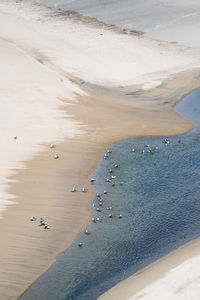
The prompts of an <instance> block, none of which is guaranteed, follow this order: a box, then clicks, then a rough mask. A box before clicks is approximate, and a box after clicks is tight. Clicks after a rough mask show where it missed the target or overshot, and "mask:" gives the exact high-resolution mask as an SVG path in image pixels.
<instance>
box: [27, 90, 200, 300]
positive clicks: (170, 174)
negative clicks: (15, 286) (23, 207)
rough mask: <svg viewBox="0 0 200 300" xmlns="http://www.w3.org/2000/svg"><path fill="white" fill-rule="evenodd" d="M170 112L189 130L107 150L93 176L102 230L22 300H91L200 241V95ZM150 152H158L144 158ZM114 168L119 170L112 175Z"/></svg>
mask: <svg viewBox="0 0 200 300" xmlns="http://www.w3.org/2000/svg"><path fill="white" fill-rule="evenodd" d="M175 110H176V111H177V112H179V113H180V114H181V115H183V116H184V117H185V118H187V119H189V120H191V121H192V122H193V124H195V130H194V131H193V132H192V133H190V134H187V135H184V136H179V137H173V138H169V141H170V143H169V145H165V144H164V142H163V140H164V138H142V139H133V140H129V141H126V142H123V143H119V144H116V145H114V146H113V147H112V153H111V154H110V157H109V159H108V160H104V159H102V160H101V161H100V162H99V165H98V168H97V169H96V170H95V172H94V177H95V178H96V183H95V190H96V191H98V192H99V193H101V194H102V193H103V191H104V190H107V192H108V193H107V194H106V195H104V196H103V197H101V198H102V199H103V200H102V203H103V206H102V207H100V208H101V209H102V211H101V212H96V208H97V207H98V204H99V200H98V199H95V200H94V203H96V205H97V206H96V207H95V208H93V209H94V214H95V217H99V218H101V219H102V222H97V223H96V224H94V223H92V224H91V226H90V227H89V228H88V230H89V231H90V232H91V234H90V235H85V234H84V233H83V234H81V235H80V236H79V237H78V238H77V239H76V240H75V241H74V243H73V245H72V246H71V247H70V249H69V250H67V251H66V252H65V253H64V254H61V255H59V256H58V258H57V262H56V264H55V265H54V266H53V267H52V268H51V269H50V270H49V271H48V272H47V273H46V274H45V275H43V276H42V277H41V278H40V279H39V280H38V281H37V282H36V283H35V284H34V285H33V286H32V287H31V288H30V289H29V290H28V291H27V292H26V293H25V295H24V296H23V297H21V300H22V299H23V300H25V299H27V300H32V299H33V300H35V299H37V300H40V299H48V300H64V299H65V300H69V299H78V300H79V299H87V300H90V299H91V300H93V299H96V298H97V297H98V296H99V295H100V294H102V293H103V292H104V291H106V290H107V289H109V288H110V287H112V286H113V285H115V284H116V283H117V282H119V281H121V280H123V279H125V278H126V277H128V276H129V275H131V274H133V273H135V272H136V271H138V270H139V269H141V268H143V267H144V266H146V265H148V264H150V263H151V262H153V261H155V260H156V259H158V258H160V257H161V256H163V255H165V254H167V253H169V252H170V251H172V250H174V249H175V248H177V247H179V246H180V245H183V244H184V243H186V242H188V241H190V240H192V239H194V238H197V237H199V236H200V218H199V215H200V181H199V178H200V155H199V151H200V131H199V129H200V118H199V116H200V91H196V92H194V93H192V94H191V95H189V96H188V97H186V98H185V99H184V100H183V101H182V102H181V103H180V104H178V105H177V107H176V109H175ZM146 144H150V147H145V145H146ZM154 147H158V149H155V151H153V153H148V150H149V149H154ZM132 148H134V149H135V152H132V151H131V150H132ZM143 149H145V153H142V150H143ZM116 163H117V164H119V168H114V165H115V164H116ZM110 169H112V170H113V173H111V174H110V173H109V170H110ZM110 176H116V178H114V179H111V181H112V182H113V183H115V186H112V184H111V183H107V182H106V178H108V177H110ZM122 182H123V185H121V183H122ZM106 207H112V208H113V209H112V210H111V211H108V210H107V209H106ZM109 213H112V214H113V218H109V217H108V215H109ZM119 214H122V216H123V217H122V218H119ZM79 242H82V243H83V246H82V247H81V248H79V247H78V243H79Z"/></svg>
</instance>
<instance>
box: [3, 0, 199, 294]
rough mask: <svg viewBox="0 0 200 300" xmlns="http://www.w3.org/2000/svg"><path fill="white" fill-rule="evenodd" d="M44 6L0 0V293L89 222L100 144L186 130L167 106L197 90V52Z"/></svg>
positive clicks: (23, 283) (25, 282)
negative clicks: (63, 15) (44, 221)
mask: <svg viewBox="0 0 200 300" xmlns="http://www.w3.org/2000/svg"><path fill="white" fill-rule="evenodd" d="M52 14H53V11H52V10H49V9H47V8H44V7H42V6H38V5H32V4H30V3H29V2H27V3H25V4H23V3H15V1H2V2H1V4H0V53H1V56H0V66H1V68H0V72H2V73H1V75H2V83H1V86H0V91H1V97H2V101H1V104H0V107H1V110H0V112H1V137H2V140H3V146H2V147H1V152H0V153H1V157H2V158H3V162H2V167H1V173H0V180H1V181H0V182H1V190H0V193H1V204H2V210H1V219H0V240H1V248H0V266H1V267H0V278H1V281H0V295H1V298H2V299H16V298H17V297H19V296H20V295H21V294H22V293H23V292H24V291H25V290H26V289H27V288H28V287H29V286H30V285H31V284H32V283H33V282H34V281H35V280H36V279H37V278H38V277H39V276H40V275H41V274H42V273H44V272H45V271H46V270H47V269H48V268H49V267H50V266H51V265H52V264H53V263H54V262H55V260H56V256H57V255H58V254H59V253H61V252H62V251H64V250H66V249H67V248H68V247H69V246H70V245H71V243H72V242H73V240H74V238H75V237H76V236H77V235H78V234H79V233H80V232H81V231H83V230H84V229H85V228H86V227H87V226H88V225H89V223H90V219H91V217H92V212H91V210H90V205H91V203H92V201H93V198H94V192H93V188H92V185H91V184H90V177H91V176H92V172H93V170H94V169H95V168H96V166H97V164H98V161H99V159H100V158H101V157H102V155H103V153H104V152H105V151H106V149H107V148H108V147H110V146H111V145H112V144H113V143H116V142H118V141H122V140H126V139H130V138H133V137H142V136H170V135H177V134H182V133H186V132H188V131H190V130H192V128H193V125H192V124H191V123H190V122H188V121H187V120H184V119H182V118H181V117H180V116H179V115H177V114H176V113H175V112H174V111H173V106H174V105H175V104H176V103H177V102H178V101H180V100H181V99H182V98H183V97H184V96H185V95H187V94H188V93H190V92H191V91H193V90H195V89H197V88H199V78H200V69H199V68H198V66H199V62H200V55H199V54H198V52H197V51H196V50H194V51H193V49H191V48H187V47H180V46H178V47H177V46H176V45H171V44H165V43H163V45H162V46H160V45H159V44H158V43H157V42H155V41H153V40H148V39H146V38H145V39H142V38H141V37H136V36H128V35H123V34H118V33H116V32H113V31H112V30H110V29H107V28H104V27H100V26H99V27H98V26H97V27H95V28H94V27H92V26H91V25H90V24H88V25H87V24H84V23H82V22H81V21H77V20H76V21H74V20H73V19H66V20H65V19H63V18H61V19H60V17H59V16H58V17H56V16H55V15H54V17H55V18H52ZM54 14H55V12H54ZM8 24H9V25H8ZM100 33H101V34H103V37H104V38H105V40H103V41H102V40H100V38H101V37H102V36H101V35H100ZM119 46H121V48H120V47H119ZM116 49H117V50H116ZM115 50H116V51H115ZM119 57H120V60H119ZM133 57H134V59H133ZM148 57H150V59H149V58H148ZM14 136H17V139H13V137H14ZM50 143H55V144H56V148H53V149H50V147H49V145H50ZM55 154H58V155H59V159H54V155H55ZM73 186H75V187H76V188H77V189H78V191H79V192H77V193H71V188H72V187H73ZM82 187H86V188H88V189H89V191H88V193H82V192H80V191H81V188H82ZM13 199H14V200H13ZM8 201H9V204H12V205H9V206H8ZM80 207H81V209H80ZM32 215H34V216H36V217H37V218H40V217H44V218H46V219H47V221H48V222H49V224H50V226H51V227H50V229H49V230H44V229H43V228H41V227H40V226H38V225H39V222H38V220H37V221H36V222H30V221H29V219H30V217H31V216H32Z"/></svg>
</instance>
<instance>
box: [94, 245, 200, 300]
mask: <svg viewBox="0 0 200 300" xmlns="http://www.w3.org/2000/svg"><path fill="white" fill-rule="evenodd" d="M199 261H200V239H197V240H195V241H193V242H191V243H189V244H187V245H184V246H183V247H181V248H179V249H177V250H175V251H173V252H171V253H170V254H168V255H167V256H165V257H163V258H162V259H160V260H158V261H156V262H155V263H153V264H152V265H150V266H148V267H146V268H145V269H143V270H141V271H139V272H137V273H136V274H134V275H133V276H131V277H129V278H128V279H126V280H124V281H122V282H120V283H119V284H118V285H116V286H115V287H113V288H112V289H110V290H109V291H108V292H106V293H105V294H103V295H102V296H100V297H99V298H98V299H100V300H108V299H109V300H114V299H116V300H122V299H123V300H126V299H129V300H138V299H144V300H157V299H163V300H168V299H176V300H185V299H187V300H198V299H199Z"/></svg>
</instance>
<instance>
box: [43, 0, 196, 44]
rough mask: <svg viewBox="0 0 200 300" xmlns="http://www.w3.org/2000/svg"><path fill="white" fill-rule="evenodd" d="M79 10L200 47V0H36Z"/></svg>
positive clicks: (113, 22) (101, 18)
mask: <svg viewBox="0 0 200 300" xmlns="http://www.w3.org/2000/svg"><path fill="white" fill-rule="evenodd" d="M37 2H40V3H44V4H47V5H50V6H55V7H60V8H62V9H63V10H71V11H76V12H80V13H82V14H83V15H87V16H90V17H95V18H97V19H98V20H101V21H104V22H105V23H108V24H115V25H118V26H121V27H125V28H129V29H134V30H142V31H144V32H146V33H147V34H148V36H151V37H154V38H157V39H161V40H167V41H177V42H179V43H181V44H186V45H189V46H191V47H200V39H199V38H198V36H199V34H200V18H199V16H200V3H199V1H198V0H190V1H188V0H181V1H178V0H176V1H175V0H168V1H165V0H148V1H146V0H140V1H138V0H101V1H99V0H54V1H52V0H37Z"/></svg>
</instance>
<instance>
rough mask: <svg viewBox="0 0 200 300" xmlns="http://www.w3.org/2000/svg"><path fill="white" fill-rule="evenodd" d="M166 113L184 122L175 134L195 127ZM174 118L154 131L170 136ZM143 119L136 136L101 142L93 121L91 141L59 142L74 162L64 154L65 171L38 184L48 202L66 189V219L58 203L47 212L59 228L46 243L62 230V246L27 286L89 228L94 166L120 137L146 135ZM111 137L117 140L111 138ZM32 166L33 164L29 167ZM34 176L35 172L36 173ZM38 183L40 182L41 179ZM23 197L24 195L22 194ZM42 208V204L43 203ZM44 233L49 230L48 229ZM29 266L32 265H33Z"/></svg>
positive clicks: (73, 109) (62, 167)
mask: <svg viewBox="0 0 200 300" xmlns="http://www.w3.org/2000/svg"><path fill="white" fill-rule="evenodd" d="M166 81H167V80H166ZM169 82H170V81H169ZM193 82H194V81H193ZM192 90H193V88H192V89H191V91H192ZM178 98H179V97H178ZM79 99H80V100H79V101H81V100H82V106H80V102H79V108H80V110H81V111H82V112H83V107H84V106H86V107H87V108H88V107H89V106H90V102H88V101H86V100H85V96H84V97H81V98H79ZM91 100H92V101H94V98H92V99H91ZM179 100H180V99H179ZM99 101H100V99H99V100H98V101H96V104H97V103H98V104H99ZM85 102H86V103H85ZM109 104H110V109H111V110H113V103H112V102H111V103H109ZM104 105H105V103H104ZM104 105H101V107H103V106H104ZM123 107H124V105H123ZM76 108H77V106H75V107H73V106H72V107H71V109H72V112H73V113H74V114H75V113H76V114H78V112H77V109H76ZM108 109H109V106H108V107H107V111H108ZM121 109H122V107H121ZM121 109H120V115H121V116H122V115H123V114H122V111H121ZM131 109H132V107H131ZM118 110H119V108H118ZM125 110H127V108H125ZM95 111H97V108H96V107H93V112H94V113H95ZM98 111H99V110H98ZM125 113H126V115H125V116H124V119H122V124H124V128H126V126H127V125H126V121H125V120H127V115H128V113H127V111H126V112H125ZM137 114H138V108H137ZM143 114H144V115H145V114H146V113H145V112H144V113H143ZM165 114H166V113H165V112H164V114H163V113H161V119H162V118H163V117H164V116H165ZM91 115H92V113H91V112H87V120H90V119H89V118H88V117H89V116H91ZM156 115H157V112H156ZM166 115H167V118H168V117H170V116H171V118H172V119H173V120H174V115H175V116H176V117H178V121H177V122H178V123H179V125H180V127H179V128H178V129H177V131H176V132H174V134H171V136H172V135H179V134H184V133H187V132H189V131H190V130H192V128H193V126H191V124H190V123H189V122H188V121H187V120H184V119H182V117H180V116H178V115H177V114H176V113H175V112H173V111H171V112H170V113H169V114H168V113H167V114H166ZM116 119H117V121H118V117H117V116H116ZM131 119H132V116H131ZM172 119H170V121H169V122H170V125H171V128H169V126H168V122H167V124H166V125H165V126H164V128H163V129H162V130H163V131H161V129H160V128H159V129H158V126H157V125H158V124H159V122H158V121H155V122H154V123H155V124H154V131H157V136H164V135H165V134H164V133H165V132H166V129H168V132H167V133H168V136H170V132H171V133H172V128H173V127H174V123H173V122H172ZM79 120H80V119H79ZM139 120H140V121H139ZM143 120H144V118H141V119H140V117H139V118H138V120H137V122H140V123H139V124H138V133H137V134H136V131H135V135H134V136H132V134H129V135H127V136H126V137H125V136H124V133H123V136H122V135H121V136H120V133H119V132H118V131H117V132H118V133H117V136H118V137H116V136H112V135H111V134H110V132H109V134H108V135H107V137H106V136H103V137H101V138H100V139H99V140H98V144H97V143H96V142H94V141H95V137H94V136H96V134H97V132H96V131H95V130H98V131H99V128H97V129H96V128H95V129H94V125H90V126H88V127H89V128H90V129H89V130H90V131H93V133H90V134H89V135H88V136H90V140H89V141H88V139H87V141H85V136H84V135H80V136H79V138H77V139H75V140H74V139H72V140H71V142H68V143H67V142H66V143H64V144H62V145H58V146H57V148H59V151H60V153H63V156H68V159H69V160H70V163H67V165H65V166H63V163H62V157H61V159H60V161H59V162H58V163H59V164H60V165H59V166H58V164H57V162H56V165H55V168H56V169H57V168H58V170H59V173H61V175H60V176H59V177H57V176H55V177H54V176H53V178H52V179H51V182H49V178H48V179H47V182H45V183H43V185H44V187H43V188H42V187H40V186H39V187H38V188H37V190H38V191H39V192H40V193H42V194H43V189H44V188H45V189H46V187H47V189H48V191H49V195H46V197H47V199H46V201H47V202H48V198H49V197H52V194H55V192H56V193H58V190H60V189H62V191H61V195H59V199H60V201H64V203H65V204H64V205H65V206H66V204H69V208H67V207H65V210H66V211H65V213H64V212H63V209H64V207H63V206H62V209H61V210H62V211H59V218H61V216H62V220H58V219H56V217H55V207H54V206H53V211H48V214H47V212H46V215H48V220H49V222H50V224H52V229H53V228H54V226H55V227H56V229H55V230H56V232H54V233H52V235H53V237H52V241H48V242H49V243H50V244H49V245H46V247H47V248H51V247H52V246H53V245H52V243H53V244H54V247H55V240H54V237H55V235H56V236H57V238H58V234H60V237H59V241H58V248H57V251H56V253H55V252H54V253H48V264H46V265H45V266H44V269H43V271H42V272H41V273H40V274H37V275H36V274H35V277H34V278H33V279H32V280H30V281H31V283H30V284H29V285H28V287H27V289H28V288H29V287H30V286H31V285H32V284H33V283H34V282H35V281H36V280H37V279H38V278H39V277H40V276H41V275H42V274H44V273H45V272H46V271H47V270H48V269H49V268H50V267H51V266H52V265H53V264H54V262H55V258H56V256H57V255H58V254H60V253H62V252H64V251H66V249H67V248H68V247H69V246H70V245H71V243H72V242H73V240H74V239H75V237H77V235H79V233H80V232H82V231H83V230H84V229H85V228H87V226H88V225H89V223H90V219H91V217H92V211H91V209H90V207H91V204H92V202H93V199H94V191H93V189H92V185H90V183H89V178H90V177H92V172H93V170H94V169H95V168H96V166H97V164H98V161H99V159H100V158H101V157H102V156H103V153H104V152H105V150H106V149H108V148H109V147H110V146H111V145H112V144H114V143H116V142H118V141H122V139H123V140H126V139H130V138H134V137H143V135H142V133H141V132H142V131H143V129H139V128H140V126H141V125H142V124H143ZM90 121H91V122H93V119H92V120H90ZM101 121H102V122H103V123H105V121H107V120H105V119H102V120H101ZM129 121H130V120H129ZM149 121H150V124H151V123H152V117H151V118H150V120H149ZM84 122H85V119H84ZM95 122H96V121H95ZM131 123H132V126H133V128H134V127H135V125H136V122H134V123H133V122H132V120H131ZM92 124H93V123H92ZM175 124H176V122H175ZM176 125H177V124H176ZM119 126H121V125H120V124H119ZM119 126H118V127H119ZM182 126H185V128H186V126H187V129H185V130H184V129H183V127H182ZM181 127H182V128H181ZM100 130H102V127H100ZM134 130H135V128H134ZM150 132H151V133H152V128H151V130H150V131H149V135H148V136H150ZM113 133H115V134H116V132H113ZM121 134H122V133H121ZM97 135H98V134H97ZM145 136H146V135H145ZM152 136H156V133H155V132H154V133H153V134H152ZM111 138H112V139H113V140H111ZM81 140H82V141H81ZM111 141H112V142H111ZM80 145H81V149H80ZM76 146H77V147H76ZM70 147H71V149H70ZM78 147H79V149H80V150H79V151H78V150H77V148H78ZM74 149H76V150H74ZM74 151H76V153H74ZM50 160H51V159H50ZM65 161H66V160H65ZM74 161H75V162H76V165H78V166H79V168H74V167H73V164H74ZM29 163H30V164H32V163H33V165H34V166H35V165H37V164H39V165H40V167H41V161H40V159H38V163H37V162H36V161H35V160H33V162H32V163H31V162H29ZM29 163H28V164H29ZM43 163H44V165H45V166H44V167H43V169H47V168H49V165H50V164H51V165H52V164H54V162H52V163H51V162H50V161H49V155H48V156H47V157H46V162H43ZM47 165H48V166H47ZM72 168H73V174H74V173H75V175H73V176H72V175H70V176H69V174H71V173H72V171H71V169H72ZM28 169H30V170H31V167H28ZM81 170H82V172H83V170H84V173H83V174H81V175H80V173H81ZM26 172H27V171H23V170H20V171H19V174H18V176H17V180H18V182H19V183H17V184H14V185H13V191H15V193H16V191H17V190H19V191H20V190H22V188H21V187H20V182H23V178H24V177H25V176H26V175H25V174H26ZM23 173H25V174H24V175H23ZM31 173H33V170H31ZM31 176H33V174H32V175H31ZM35 176H37V177H38V171H37V175H35ZM42 177H43V175H42ZM69 177H70V178H69ZM15 179H16V177H15ZM40 180H42V178H41V179H38V181H39V182H40ZM66 182H67V183H68V184H67V186H66ZM51 184H53V185H54V188H53V189H51V187H50V186H49V185H51ZM57 184H58V186H56V185H57ZM26 185H27V186H28V183H26ZM37 185H39V183H38V184H37ZM17 186H18V188H17ZM55 186H56V189H55ZM63 186H65V189H64V190H63ZM72 186H76V187H77V188H78V190H79V191H80V190H81V187H83V186H85V187H87V188H89V191H88V193H86V194H85V193H81V192H77V193H71V187H72ZM59 194H60V192H59ZM27 197H28V196H27ZM27 197H26V198H27ZM37 197H39V195H38V196H37V195H36V198H37ZM29 198H30V196H29ZM20 199H22V195H21V196H20ZM66 199H68V201H69V203H66ZM75 201H76V208H75V209H74V202H75ZM83 201H84V204H83ZM43 202H44V199H43ZM56 206H57V207H59V204H58V195H57V200H56ZM80 206H81V211H80V210H79V209H77V208H78V207H80ZM48 209H49V207H48ZM68 209H70V211H72V212H73V219H76V220H80V219H81V218H82V219H81V222H77V221H76V225H75V224H74V221H72V220H66V219H65V217H66V218H69V211H68ZM40 211H41V207H40ZM51 214H52V217H50V215H51ZM36 215H37V214H36ZM51 218H52V219H51ZM53 218H55V219H53ZM31 225H32V224H30V226H29V227H30V228H31ZM59 226H61V227H60V228H59ZM63 226H64V227H68V230H67V231H66V232H65V231H64V232H62V229H61V228H62V227H63ZM53 230H54V229H53ZM70 230H73V232H70ZM38 232H39V231H38ZM44 234H46V232H45V233H44ZM66 234H67V239H66V241H65V242H63V237H64V236H65V238H66ZM37 238H38V236H37ZM41 242H43V236H42V241H41ZM29 254H30V249H29ZM50 255H52V260H51V262H49V257H50ZM37 259H38V257H37ZM40 263H41V262H40ZM31 265H32V262H31ZM29 267H31V266H29ZM27 289H26V290H27ZM26 290H25V291H24V292H23V293H21V294H20V296H19V298H18V299H20V297H21V296H22V295H23V294H24V293H25V292H26Z"/></svg>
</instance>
